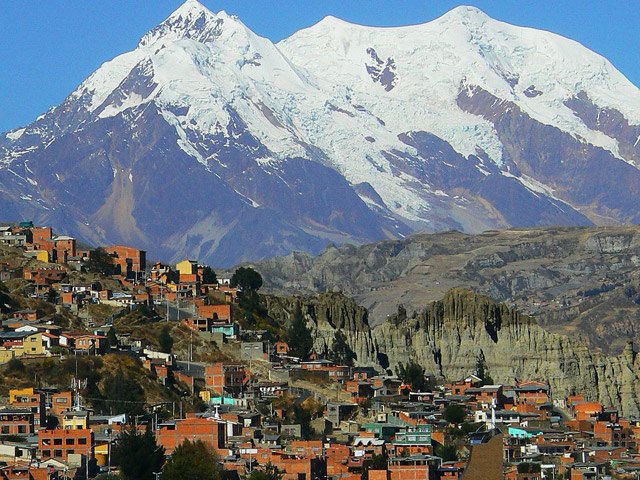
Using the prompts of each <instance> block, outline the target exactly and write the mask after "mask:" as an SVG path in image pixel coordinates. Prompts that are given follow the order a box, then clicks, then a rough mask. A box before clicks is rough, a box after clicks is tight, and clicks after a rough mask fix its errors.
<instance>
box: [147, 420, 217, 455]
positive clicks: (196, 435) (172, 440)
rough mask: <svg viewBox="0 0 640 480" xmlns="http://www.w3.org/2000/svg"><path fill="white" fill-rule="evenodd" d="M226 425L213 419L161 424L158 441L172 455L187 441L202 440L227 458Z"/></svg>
mask: <svg viewBox="0 0 640 480" xmlns="http://www.w3.org/2000/svg"><path fill="white" fill-rule="evenodd" d="M225 427H226V423H225V422H221V421H219V420H216V419H213V418H185V419H181V420H172V421H170V422H165V423H161V424H159V425H158V428H157V430H156V441H157V442H158V445H162V446H163V447H164V449H165V451H166V453H167V455H170V454H172V453H173V451H174V450H175V449H176V447H178V446H179V445H180V444H181V443H183V442H184V441H185V440H190V441H192V442H193V441H196V440H201V441H203V442H204V443H206V444H207V445H209V446H211V447H212V448H213V449H214V450H216V451H217V452H218V453H219V454H221V456H226V455H227V452H226V451H225V446H226V431H225Z"/></svg>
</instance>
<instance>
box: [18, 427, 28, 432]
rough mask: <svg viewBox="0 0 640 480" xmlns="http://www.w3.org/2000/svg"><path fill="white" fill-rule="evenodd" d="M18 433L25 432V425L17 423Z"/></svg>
mask: <svg viewBox="0 0 640 480" xmlns="http://www.w3.org/2000/svg"><path fill="white" fill-rule="evenodd" d="M18 433H27V426H26V425H18Z"/></svg>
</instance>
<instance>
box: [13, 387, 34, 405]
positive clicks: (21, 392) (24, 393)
mask: <svg viewBox="0 0 640 480" xmlns="http://www.w3.org/2000/svg"><path fill="white" fill-rule="evenodd" d="M32 395H33V388H13V389H11V390H9V403H15V401H16V397H30V396H32Z"/></svg>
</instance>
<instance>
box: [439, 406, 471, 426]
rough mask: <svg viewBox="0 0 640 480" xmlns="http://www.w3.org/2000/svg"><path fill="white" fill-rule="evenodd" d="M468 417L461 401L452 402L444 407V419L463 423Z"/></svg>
mask: <svg viewBox="0 0 640 480" xmlns="http://www.w3.org/2000/svg"><path fill="white" fill-rule="evenodd" d="M465 418H467V412H466V411H465V409H464V407H463V406H462V405H460V404H459V403H450V404H449V405H447V408H445V409H444V419H445V420H446V421H447V422H449V423H455V424H458V423H462V422H464V420H465Z"/></svg>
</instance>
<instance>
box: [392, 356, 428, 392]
mask: <svg viewBox="0 0 640 480" xmlns="http://www.w3.org/2000/svg"><path fill="white" fill-rule="evenodd" d="M397 374H398V377H400V380H402V381H403V382H404V383H406V384H409V385H411V389H412V390H414V391H416V392H418V391H420V392H424V391H426V390H427V389H428V388H429V382H428V381H427V377H426V376H425V374H424V368H423V367H422V366H420V365H418V364H417V363H416V362H414V361H413V360H411V361H410V362H409V363H407V364H406V365H403V364H402V363H401V364H399V365H398V369H397Z"/></svg>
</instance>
